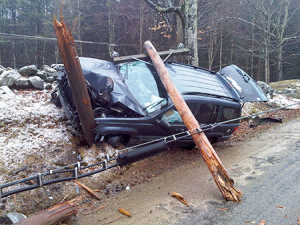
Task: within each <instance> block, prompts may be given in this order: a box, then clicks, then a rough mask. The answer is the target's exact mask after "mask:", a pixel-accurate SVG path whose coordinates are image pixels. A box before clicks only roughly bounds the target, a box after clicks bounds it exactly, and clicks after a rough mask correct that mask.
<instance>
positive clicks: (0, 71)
mask: <svg viewBox="0 0 300 225" xmlns="http://www.w3.org/2000/svg"><path fill="white" fill-rule="evenodd" d="M4 70H5V68H4V67H3V66H1V65H0V74H1V73H3V71H4Z"/></svg>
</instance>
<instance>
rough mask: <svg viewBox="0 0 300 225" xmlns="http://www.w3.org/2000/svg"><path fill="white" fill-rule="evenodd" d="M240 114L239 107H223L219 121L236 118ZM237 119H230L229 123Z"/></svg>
mask: <svg viewBox="0 0 300 225" xmlns="http://www.w3.org/2000/svg"><path fill="white" fill-rule="evenodd" d="M239 116H240V109H239V108H229V107H224V108H223V111H222V116H221V122H223V121H227V120H232V119H235V118H238V117H239ZM237 122H238V121H232V122H229V123H237Z"/></svg>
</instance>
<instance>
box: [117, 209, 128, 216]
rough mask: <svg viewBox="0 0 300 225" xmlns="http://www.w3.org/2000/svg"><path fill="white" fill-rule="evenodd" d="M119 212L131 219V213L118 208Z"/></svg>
mask: <svg viewBox="0 0 300 225" xmlns="http://www.w3.org/2000/svg"><path fill="white" fill-rule="evenodd" d="M119 212H120V213H122V214H124V215H126V216H129V217H131V213H130V212H128V211H126V210H125V209H122V208H120V209H119Z"/></svg>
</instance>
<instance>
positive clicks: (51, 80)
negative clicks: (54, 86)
mask: <svg viewBox="0 0 300 225" xmlns="http://www.w3.org/2000/svg"><path fill="white" fill-rule="evenodd" d="M55 80H56V78H55V77H46V79H45V82H47V83H53V82H54V81H55Z"/></svg>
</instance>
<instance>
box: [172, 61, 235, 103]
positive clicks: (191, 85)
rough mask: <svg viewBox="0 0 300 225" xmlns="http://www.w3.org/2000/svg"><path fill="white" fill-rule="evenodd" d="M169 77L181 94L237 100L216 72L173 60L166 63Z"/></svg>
mask: <svg viewBox="0 0 300 225" xmlns="http://www.w3.org/2000/svg"><path fill="white" fill-rule="evenodd" d="M166 67H167V69H168V71H169V73H170V76H171V79H172V80H173V82H174V83H175V85H176V86H177V88H178V90H179V91H180V92H181V93H182V94H195V95H197V94H198V95H206V96H214V97H224V98H229V99H235V100H237V97H236V96H235V95H234V94H233V92H232V90H231V89H230V86H228V84H227V83H226V82H225V81H224V79H223V78H222V77H221V76H220V75H219V74H217V73H214V72H212V71H209V70H205V69H202V68H199V67H195V66H190V65H186V64H178V63H174V62H168V63H166Z"/></svg>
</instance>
